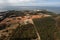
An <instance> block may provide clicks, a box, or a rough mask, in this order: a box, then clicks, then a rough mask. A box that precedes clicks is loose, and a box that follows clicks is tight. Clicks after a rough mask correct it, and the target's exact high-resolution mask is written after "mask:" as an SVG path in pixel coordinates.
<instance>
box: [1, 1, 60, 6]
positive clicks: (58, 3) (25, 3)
mask: <svg viewBox="0 0 60 40" xmlns="http://www.w3.org/2000/svg"><path fill="white" fill-rule="evenodd" d="M2 6H60V0H0V7H2Z"/></svg>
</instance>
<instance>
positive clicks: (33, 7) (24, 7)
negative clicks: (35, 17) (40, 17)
mask: <svg viewBox="0 0 60 40" xmlns="http://www.w3.org/2000/svg"><path fill="white" fill-rule="evenodd" d="M35 9H40V10H48V11H52V12H55V13H60V7H46V6H45V7H44V6H8V7H5V8H3V9H1V10H35Z"/></svg>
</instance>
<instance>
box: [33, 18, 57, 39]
mask: <svg viewBox="0 0 60 40" xmlns="http://www.w3.org/2000/svg"><path fill="white" fill-rule="evenodd" d="M33 21H34V23H35V26H36V27H37V30H38V32H39V34H40V36H41V39H42V40H55V39H54V33H55V32H56V25H55V23H56V21H55V20H54V19H53V18H52V17H46V18H41V19H33Z"/></svg>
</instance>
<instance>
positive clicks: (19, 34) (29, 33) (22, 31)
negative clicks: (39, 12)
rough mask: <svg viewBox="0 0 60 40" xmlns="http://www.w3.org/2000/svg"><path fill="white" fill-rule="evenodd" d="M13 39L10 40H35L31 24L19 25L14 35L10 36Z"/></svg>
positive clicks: (35, 36) (35, 35)
mask: <svg viewBox="0 0 60 40" xmlns="http://www.w3.org/2000/svg"><path fill="white" fill-rule="evenodd" d="M12 37H13V38H11V40H15V39H23V40H25V39H36V38H37V34H36V32H35V29H34V26H33V25H32V24H27V25H21V26H19V27H18V28H17V29H16V31H15V33H14V34H13V35H12Z"/></svg>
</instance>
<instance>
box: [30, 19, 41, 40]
mask: <svg viewBox="0 0 60 40" xmlns="http://www.w3.org/2000/svg"><path fill="white" fill-rule="evenodd" d="M29 20H30V22H31V23H32V24H33V25H34V29H35V31H36V33H37V36H38V38H37V39H36V40H41V37H40V35H39V33H38V30H37V28H36V26H35V24H34V22H33V20H32V19H29Z"/></svg>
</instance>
